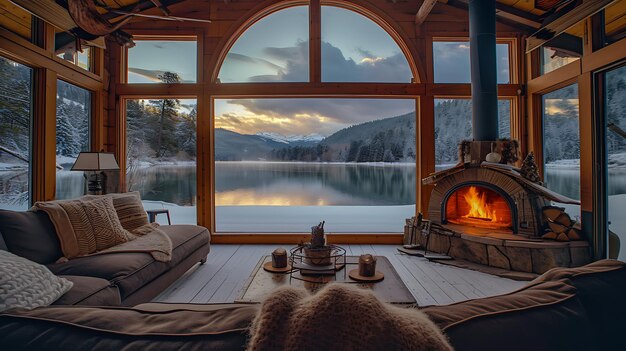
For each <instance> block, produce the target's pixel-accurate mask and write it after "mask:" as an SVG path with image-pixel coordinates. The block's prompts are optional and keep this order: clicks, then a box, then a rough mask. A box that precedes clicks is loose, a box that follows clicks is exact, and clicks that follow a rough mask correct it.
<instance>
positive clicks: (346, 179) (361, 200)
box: [58, 162, 626, 232]
mask: <svg viewBox="0 0 626 351" xmlns="http://www.w3.org/2000/svg"><path fill="white" fill-rule="evenodd" d="M215 167H216V168H215V188H216V193H215V201H216V226H217V230H218V231H220V232H222V231H228V232H239V231H242V232H243V231H258V232H272V231H285V232H289V231H292V232H293V231H297V232H306V231H308V227H310V226H311V225H313V224H315V222H316V221H321V220H324V219H326V220H327V221H328V226H329V227H328V228H329V230H331V229H332V230H334V231H336V232H345V231H357V230H358V229H360V231H366V232H401V231H402V225H403V218H407V217H410V216H411V215H412V213H413V212H414V211H415V210H414V205H415V186H416V184H415V183H416V182H415V177H416V170H415V166H414V165H412V164H384V165H383V164H338V163H337V164H332V163H278V162H277V163H274V162H217V163H216V165H215ZM58 175H59V177H58V183H59V189H58V192H59V193H60V194H59V195H60V196H62V197H66V198H67V197H70V198H71V197H77V196H79V195H80V192H81V190H80V188H79V187H77V184H80V183H79V182H80V181H81V178H82V175H81V173H80V172H60V173H59V174H58ZM134 179H138V180H140V181H135V184H134V185H133V188H132V189H133V190H139V191H140V192H141V195H142V198H143V199H145V200H154V201H163V202H167V203H173V204H177V205H180V206H195V204H196V197H195V194H196V168H195V167H194V166H192V165H186V166H154V167H150V168H143V169H140V170H139V171H138V173H137V174H136V176H135V178H134ZM610 179H611V184H610V186H609V191H610V194H611V195H613V194H625V193H626V171H625V170H615V171H611V177H610ZM579 182H580V175H579V172H578V170H576V169H561V168H548V169H547V170H546V183H547V185H548V187H549V188H551V189H552V190H555V191H557V192H559V193H561V194H563V195H566V196H569V197H572V198H576V199H578V198H579V197H580V189H579ZM385 210H387V211H385ZM339 223H341V224H340V225H339ZM303 228H304V229H303Z"/></svg>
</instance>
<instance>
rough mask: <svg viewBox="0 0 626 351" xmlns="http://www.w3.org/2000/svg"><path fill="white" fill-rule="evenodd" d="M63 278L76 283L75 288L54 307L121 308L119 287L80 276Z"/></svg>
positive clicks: (57, 301) (65, 276) (100, 280)
mask: <svg viewBox="0 0 626 351" xmlns="http://www.w3.org/2000/svg"><path fill="white" fill-rule="evenodd" d="M61 277H62V278H65V279H67V280H69V281H71V282H72V283H74V286H72V289H70V291H68V292H66V293H65V294H64V295H63V296H61V298H59V299H58V300H56V301H55V302H54V303H53V305H85V306H119V305H120V304H121V303H122V301H121V297H120V292H119V290H118V288H117V286H115V285H112V284H111V283H109V282H108V281H107V280H105V279H102V278H94V277H85V276H78V275H63V276H61Z"/></svg>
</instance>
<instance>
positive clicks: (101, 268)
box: [0, 210, 210, 306]
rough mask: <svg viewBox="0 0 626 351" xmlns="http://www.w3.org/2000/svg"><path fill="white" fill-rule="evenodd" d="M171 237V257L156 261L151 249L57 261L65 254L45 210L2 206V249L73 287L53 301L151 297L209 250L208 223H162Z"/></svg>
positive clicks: (104, 302) (121, 302)
mask: <svg viewBox="0 0 626 351" xmlns="http://www.w3.org/2000/svg"><path fill="white" fill-rule="evenodd" d="M159 229H161V230H162V231H163V232H165V233H166V234H167V235H168V236H169V238H170V240H171V241H172V259H171V261H169V262H159V261H155V260H154V258H153V257H152V256H151V255H150V254H149V253H141V252H132V253H121V252H120V253H107V254H100V255H95V256H87V257H79V258H75V259H71V260H69V261H67V262H61V263H57V260H58V259H59V258H60V257H62V256H63V254H62V252H61V247H60V243H59V239H58V237H57V235H56V232H55V229H54V226H53V224H52V222H51V221H50V219H49V218H48V215H47V214H45V213H44V212H41V211H24V212H21V211H8V210H0V250H7V251H9V252H11V253H13V254H15V255H18V256H21V257H24V258H27V259H29V260H31V261H34V262H37V263H40V264H44V265H46V266H47V267H48V268H49V269H50V271H52V273H54V274H56V275H58V276H61V277H63V278H66V279H68V280H70V281H71V282H72V283H73V286H72V288H71V290H70V291H68V292H67V293H65V294H64V295H63V296H61V298H60V299H58V300H57V301H56V302H54V305H90V306H134V305H137V304H140V303H145V302H149V301H151V300H152V299H153V298H154V297H156V296H157V295H158V294H159V293H161V292H162V291H163V290H165V289H166V288H167V287H168V286H169V285H171V284H172V283H173V282H174V281H176V279H178V278H179V277H180V276H182V275H183V274H184V273H185V272H186V271H187V270H189V269H190V268H191V267H193V266H194V265H195V264H197V263H198V262H200V263H204V262H205V261H206V257H207V255H208V254H209V250H210V236H209V232H208V230H207V229H206V228H204V227H200V226H195V225H164V226H160V227H159Z"/></svg>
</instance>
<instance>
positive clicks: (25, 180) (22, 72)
mask: <svg viewBox="0 0 626 351" xmlns="http://www.w3.org/2000/svg"><path fill="white" fill-rule="evenodd" d="M32 75H33V70H32V69H31V68H29V67H26V66H24V65H21V64H19V63H17V62H13V61H10V60H7V59H5V58H3V57H0V208H2V209H13V210H26V209H27V208H28V207H29V206H30V183H31V182H30V168H31V161H30V160H31V120H32V111H33V109H32V91H33V83H32Z"/></svg>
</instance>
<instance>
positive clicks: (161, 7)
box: [150, 0, 171, 16]
mask: <svg viewBox="0 0 626 351" xmlns="http://www.w3.org/2000/svg"><path fill="white" fill-rule="evenodd" d="M150 1H151V2H152V3H153V4H154V6H156V7H158V8H159V10H161V12H163V14H164V15H165V16H169V15H170V14H171V12H170V10H168V9H167V6H165V5H163V4H162V3H161V1H159V0H150Z"/></svg>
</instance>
